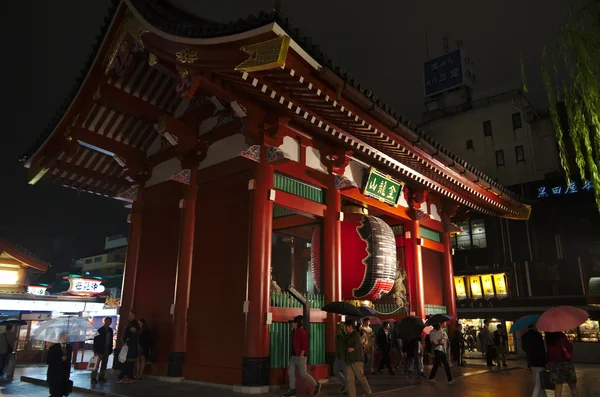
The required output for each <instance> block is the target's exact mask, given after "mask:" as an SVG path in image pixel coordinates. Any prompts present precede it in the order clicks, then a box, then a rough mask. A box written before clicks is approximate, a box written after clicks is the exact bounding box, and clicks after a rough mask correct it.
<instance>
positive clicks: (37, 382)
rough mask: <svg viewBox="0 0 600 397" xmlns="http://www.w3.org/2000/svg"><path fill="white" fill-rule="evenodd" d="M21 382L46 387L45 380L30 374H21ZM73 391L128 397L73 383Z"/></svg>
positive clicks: (109, 396)
mask: <svg viewBox="0 0 600 397" xmlns="http://www.w3.org/2000/svg"><path fill="white" fill-rule="evenodd" d="M21 382H26V383H31V384H34V385H38V386H44V387H48V383H46V381H44V380H41V379H37V378H32V377H30V376H21ZM73 391H74V392H80V393H86V394H93V395H96V396H106V397H129V396H126V395H123V394H117V393H111V392H108V391H102V390H96V389H88V388H85V387H79V386H75V385H73Z"/></svg>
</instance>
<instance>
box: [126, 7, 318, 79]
mask: <svg viewBox="0 0 600 397" xmlns="http://www.w3.org/2000/svg"><path fill="white" fill-rule="evenodd" d="M124 2H125V3H126V4H127V6H128V7H129V10H130V11H131V13H132V14H133V15H134V16H135V18H136V19H137V20H138V21H140V23H141V24H142V25H144V26H145V27H146V28H148V29H149V30H150V31H152V33H154V34H156V35H157V36H160V37H162V38H163V39H166V40H169V41H173V42H176V43H182V44H196V45H214V44H224V43H230V42H232V41H238V40H243V39H245V38H248V37H252V36H256V35H259V34H263V33H267V32H273V33H275V34H277V35H286V36H289V35H288V34H287V33H286V32H285V30H283V28H282V27H281V26H279V24H277V23H275V22H272V23H270V24H268V25H265V26H261V27H259V28H256V29H252V30H248V31H247V32H242V33H236V34H232V35H229V36H221V37H213V38H210V39H195V38H190V37H180V36H175V35H173V34H170V33H166V32H163V31H162V30H159V29H157V28H155V27H154V26H153V25H152V24H150V23H149V22H148V21H146V20H145V19H144V17H142V15H141V14H140V13H139V12H138V10H136V9H135V7H134V6H133V5H132V4H131V1H130V0H124ZM290 47H292V48H293V49H294V51H296V52H297V53H298V54H299V55H300V56H301V57H302V58H303V59H304V60H305V61H306V62H308V63H309V64H310V66H312V67H313V68H315V69H317V70H321V69H322V68H323V67H322V66H321V65H320V64H319V63H318V62H317V61H316V60H315V59H314V58H313V57H311V56H310V55H308V53H307V52H306V51H304V49H303V48H302V47H300V45H299V44H298V43H296V42H295V41H294V40H293V39H292V38H291V37H290Z"/></svg>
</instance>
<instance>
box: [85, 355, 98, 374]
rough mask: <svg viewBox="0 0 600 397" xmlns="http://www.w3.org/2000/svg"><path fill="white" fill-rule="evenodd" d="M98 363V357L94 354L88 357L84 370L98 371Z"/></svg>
mask: <svg viewBox="0 0 600 397" xmlns="http://www.w3.org/2000/svg"><path fill="white" fill-rule="evenodd" d="M98 364H100V357H99V356H94V357H92V358H90V361H89V362H88V365H87V368H86V370H88V371H92V372H95V371H98Z"/></svg>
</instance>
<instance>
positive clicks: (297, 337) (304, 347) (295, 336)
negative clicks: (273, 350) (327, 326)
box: [284, 316, 321, 397]
mask: <svg viewBox="0 0 600 397" xmlns="http://www.w3.org/2000/svg"><path fill="white" fill-rule="evenodd" d="M308 349H309V347H308V335H307V334H306V330H304V317H303V316H296V317H294V319H293V320H292V356H291V357H290V361H289V364H288V378H289V381H290V389H289V391H288V392H287V393H286V394H284V397H296V368H298V371H299V372H300V376H301V377H302V378H304V379H305V380H306V381H308V382H310V384H311V385H312V386H313V388H314V395H315V396H318V395H319V393H321V384H320V383H319V382H317V381H316V380H314V378H313V377H312V376H310V374H309V373H308V371H307V369H306V362H307V355H308Z"/></svg>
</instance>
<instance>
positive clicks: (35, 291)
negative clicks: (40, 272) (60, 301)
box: [27, 285, 48, 295]
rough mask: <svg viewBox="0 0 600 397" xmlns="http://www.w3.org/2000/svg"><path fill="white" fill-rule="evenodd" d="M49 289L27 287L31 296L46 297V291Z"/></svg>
mask: <svg viewBox="0 0 600 397" xmlns="http://www.w3.org/2000/svg"><path fill="white" fill-rule="evenodd" d="M47 289H48V287H41V286H31V285H30V286H28V287H27V293H28V294H31V295H46V290H47Z"/></svg>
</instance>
